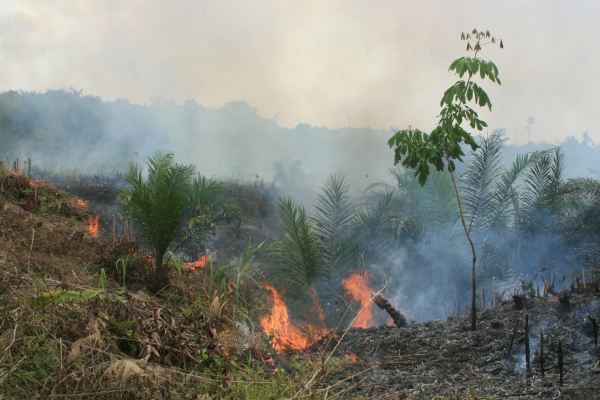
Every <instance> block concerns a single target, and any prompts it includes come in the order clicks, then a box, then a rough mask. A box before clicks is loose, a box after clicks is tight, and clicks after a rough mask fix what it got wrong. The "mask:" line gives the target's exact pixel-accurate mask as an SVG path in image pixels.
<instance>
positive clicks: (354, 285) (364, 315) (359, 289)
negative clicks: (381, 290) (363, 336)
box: [342, 271, 391, 329]
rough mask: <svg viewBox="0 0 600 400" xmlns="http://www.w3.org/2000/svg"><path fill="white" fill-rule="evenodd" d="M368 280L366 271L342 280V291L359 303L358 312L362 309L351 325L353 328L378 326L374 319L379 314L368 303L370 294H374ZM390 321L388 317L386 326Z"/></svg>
mask: <svg viewBox="0 0 600 400" xmlns="http://www.w3.org/2000/svg"><path fill="white" fill-rule="evenodd" d="M370 280H371V274H369V272H368V271H363V272H362V273H361V271H357V272H355V273H353V274H352V275H350V277H348V278H346V279H342V285H343V286H344V289H346V291H347V292H348V293H350V294H351V295H352V297H354V299H355V300H357V301H359V302H360V308H359V310H362V309H363V307H364V310H363V311H362V312H361V313H360V315H359V316H358V318H356V321H354V323H353V324H352V326H353V327H355V328H363V329H364V328H370V327H371V326H375V325H378V323H377V322H376V321H375V318H374V317H375V316H376V314H378V313H379V312H378V311H377V308H376V306H375V304H373V303H372V302H371V303H369V302H370V301H371V292H375V290H373V289H371V287H370V282H369V281H370ZM390 321H391V318H389V316H388V318H387V322H386V324H390Z"/></svg>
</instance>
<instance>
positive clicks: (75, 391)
mask: <svg viewBox="0 0 600 400" xmlns="http://www.w3.org/2000/svg"><path fill="white" fill-rule="evenodd" d="M89 216H90V211H89V210H88V208H87V207H86V205H85V204H84V203H83V202H81V201H80V202H79V203H78V198H77V197H74V196H72V195H69V194H67V193H65V192H62V191H60V190H59V189H57V188H56V187H54V186H52V185H51V184H49V183H47V182H44V181H36V182H33V181H30V180H29V179H28V178H26V177H23V176H19V175H17V174H13V173H9V172H7V171H6V170H3V169H0V313H1V314H2V322H0V393H4V394H6V395H7V396H8V398H23V399H31V398H45V399H52V398H65V397H69V398H82V397H83V398H99V399H100V398H101V399H107V398H194V399H195V398H197V397H202V396H205V397H203V398H236V397H238V396H237V395H236V393H237V392H238V391H240V390H242V389H243V390H244V391H248V388H250V387H254V386H258V387H261V386H265V387H266V383H268V382H267V381H269V382H270V381H271V380H272V379H271V376H272V369H271V371H267V370H264V371H263V370H259V369H257V370H256V371H255V373H249V372H248V369H247V368H248V367H247V366H245V365H244V363H243V362H242V360H245V361H248V360H250V364H252V365H254V364H255V363H256V364H257V365H260V364H261V361H260V360H261V358H263V357H264V350H262V348H261V347H260V346H259V347H256V348H249V346H248V343H247V342H248V341H245V342H244V343H243V344H239V343H240V341H239V340H234V338H236V339H237V338H238V337H239V336H240V335H239V334H237V327H236V324H235V323H234V322H233V321H234V320H236V319H238V315H237V314H236V310H235V309H234V307H232V301H231V297H232V296H231V295H232V293H231V291H230V290H229V286H228V285H227V282H226V280H224V281H223V285H213V282H211V278H214V277H212V276H211V273H210V271H209V269H208V268H206V269H204V270H201V271H196V272H193V273H188V274H187V276H186V279H185V284H174V285H171V286H170V287H168V288H167V289H166V290H165V291H164V293H162V294H161V296H160V297H151V296H149V295H148V294H147V292H146V291H145V288H147V287H148V282H147V276H148V275H149V274H147V273H145V270H146V269H147V268H150V266H151V255H148V254H144V253H142V252H141V251H140V249H138V248H137V247H136V245H135V243H134V242H133V241H128V240H127V239H122V240H121V239H118V238H117V239H116V240H113V238H112V236H108V237H107V236H104V237H102V236H100V237H93V236H91V235H90V234H89V233H88V232H87V221H88V217H89ZM119 259H121V260H127V264H128V267H127V268H128V269H127V290H125V289H124V288H122V287H121V286H120V283H121V282H122V278H123V276H122V273H123V272H122V270H121V271H120V270H118V268H116V267H115V264H116V262H117V260H119ZM173 274H176V272H175V271H173ZM171 282H180V280H179V279H178V277H176V276H173V279H171ZM215 298H219V299H220V300H219V302H220V304H221V306H220V308H219V312H218V313H216V314H215V313H214V312H213V314H214V315H212V317H211V308H210V304H211V303H213V304H214V299H215ZM253 331H254V330H253V329H252V327H251V329H250V332H253ZM258 335H260V333H258ZM256 342H258V343H259V344H260V343H261V342H260V339H258V341H256V340H255V341H254V342H253V344H256ZM242 357H243V358H242ZM248 357H249V358H248ZM261 371H262V372H261ZM273 379H280V378H279V377H276V378H273ZM234 380H235V381H236V382H237V383H236V384H237V385H238V386H239V385H241V386H242V389H234V387H235V385H233V384H232V382H233V381H234ZM281 380H282V382H285V379H284V377H281ZM285 390H288V391H289V390H290V386H289V385H288V389H286V388H285V385H281V388H277V387H276V390H275V391H278V392H280V393H283V392H284V391H285ZM0 397H1V396H0Z"/></svg>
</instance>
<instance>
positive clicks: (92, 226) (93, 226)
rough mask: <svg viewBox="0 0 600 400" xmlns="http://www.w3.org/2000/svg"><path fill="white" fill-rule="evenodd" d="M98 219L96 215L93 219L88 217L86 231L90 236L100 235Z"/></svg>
mask: <svg viewBox="0 0 600 400" xmlns="http://www.w3.org/2000/svg"><path fill="white" fill-rule="evenodd" d="M99 218H100V217H99V216H98V215H96V216H95V217H88V227H87V231H88V233H89V234H90V235H92V236H98V233H100V222H99Z"/></svg>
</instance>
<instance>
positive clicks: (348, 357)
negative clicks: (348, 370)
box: [344, 354, 358, 362]
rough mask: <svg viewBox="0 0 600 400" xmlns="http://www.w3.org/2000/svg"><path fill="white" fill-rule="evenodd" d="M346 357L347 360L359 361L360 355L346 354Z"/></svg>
mask: <svg viewBox="0 0 600 400" xmlns="http://www.w3.org/2000/svg"><path fill="white" fill-rule="evenodd" d="M344 358H345V359H346V361H350V362H356V361H358V357H356V356H355V355H354V354H345V355H344Z"/></svg>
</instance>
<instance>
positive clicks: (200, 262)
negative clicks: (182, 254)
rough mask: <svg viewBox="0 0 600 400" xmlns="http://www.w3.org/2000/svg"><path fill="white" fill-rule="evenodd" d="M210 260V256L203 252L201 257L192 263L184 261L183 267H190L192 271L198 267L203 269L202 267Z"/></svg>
mask: <svg viewBox="0 0 600 400" xmlns="http://www.w3.org/2000/svg"><path fill="white" fill-rule="evenodd" d="M208 260H210V257H207V256H205V255H204V254H203V255H201V256H200V258H198V259H197V260H196V261H194V262H193V263H190V262H186V263H183V265H182V266H181V268H182V269H189V270H190V271H194V270H196V269H202V268H204V267H206V263H207V262H208Z"/></svg>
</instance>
